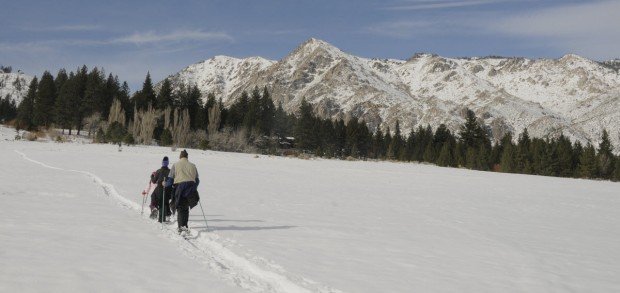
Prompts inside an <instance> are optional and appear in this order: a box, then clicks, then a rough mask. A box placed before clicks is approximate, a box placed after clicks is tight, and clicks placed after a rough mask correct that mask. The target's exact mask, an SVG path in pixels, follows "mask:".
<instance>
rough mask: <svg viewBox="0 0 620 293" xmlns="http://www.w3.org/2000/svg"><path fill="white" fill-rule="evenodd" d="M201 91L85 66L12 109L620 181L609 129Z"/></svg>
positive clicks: (65, 125)
mask: <svg viewBox="0 0 620 293" xmlns="http://www.w3.org/2000/svg"><path fill="white" fill-rule="evenodd" d="M201 97H202V93H201V92H200V90H199V89H198V87H197V86H196V85H180V86H178V87H177V88H176V90H173V86H172V84H171V82H170V81H169V80H168V79H165V80H164V81H163V82H162V84H161V87H160V89H159V90H158V91H155V89H154V87H153V84H152V81H151V77H150V74H148V73H147V75H146V78H145V80H144V82H143V85H142V88H141V89H140V90H138V91H136V92H135V93H134V94H133V95H131V94H130V92H129V87H128V85H127V83H126V82H123V83H122V84H120V82H119V81H118V78H117V77H116V76H114V75H112V74H109V75H108V76H107V77H106V75H105V74H104V72H103V70H99V69H98V68H96V67H95V68H93V69H92V70H90V71H88V69H87V68H86V66H83V67H81V68H78V70H76V72H70V73H68V74H67V73H66V71H65V70H60V71H59V72H58V74H57V75H56V77H55V78H54V77H53V76H52V75H51V74H50V73H49V72H47V71H46V72H44V73H43V75H42V76H41V80H40V81H39V80H38V79H37V78H36V77H35V78H34V79H33V80H32V82H31V84H30V87H29V91H28V94H27V95H26V97H25V98H24V99H23V100H22V102H21V103H20V104H19V106H18V107H17V109H16V111H14V112H12V113H13V117H14V118H16V122H15V124H16V127H17V128H22V129H29V130H32V129H36V128H38V127H44V128H47V127H50V126H52V125H54V126H55V127H58V128H62V129H63V131H64V129H68V130H69V133H71V131H72V129H75V130H76V131H77V132H78V134H79V133H80V131H82V130H84V129H87V130H88V132H89V135H91V134H93V133H94V135H95V140H96V141H98V142H113V143H119V142H122V141H124V142H125V143H142V144H152V143H156V144H159V145H165V146H170V145H172V146H179V147H200V148H211V149H216V150H226V151H245V152H261V153H271V154H277V153H281V149H282V144H281V140H282V138H285V137H294V147H295V150H296V151H298V152H304V153H312V154H314V155H317V156H322V157H335V158H348V157H352V158H358V159H378V160H395V161H406V162H410V161H415V162H428V163H433V164H437V165H439V166H445V167H464V168H468V169H474V170H483V171H501V172H509V173H523V174H536V175H547V176H561V177H576V178H601V179H610V180H620V158H618V156H615V155H614V154H613V146H612V145H611V143H610V140H609V135H608V133H607V131H605V130H604V131H603V135H602V137H601V141H602V142H601V143H600V144H599V146H598V148H595V147H594V146H593V145H591V144H589V143H588V144H587V145H585V146H583V145H582V144H581V143H580V142H578V141H577V142H575V143H572V142H571V141H570V140H569V139H568V138H567V137H565V136H564V135H560V136H559V137H557V138H530V136H529V134H528V131H527V129H524V130H523V132H522V133H521V134H520V135H519V137H518V138H517V139H516V140H515V139H513V136H512V134H506V135H505V136H504V137H503V138H502V139H501V140H499V141H497V142H492V140H491V138H490V136H489V131H488V129H487V128H486V127H485V126H484V125H483V124H482V123H481V122H480V121H479V120H478V119H477V117H476V116H475V114H474V112H473V111H471V110H467V111H466V117H465V122H464V123H463V125H461V126H460V128H459V129H458V131H456V132H455V133H453V132H451V131H450V130H449V129H448V128H447V127H446V125H444V124H441V125H439V126H438V127H437V128H436V129H433V128H432V127H431V126H430V125H427V126H426V127H422V126H419V127H417V128H415V129H411V130H410V131H409V132H408V134H406V135H405V134H403V133H402V130H401V128H400V124H399V122H398V121H396V123H395V125H394V128H393V131H392V130H391V129H390V127H388V128H387V129H386V130H385V132H383V131H382V130H381V128H379V127H377V129H374V131H373V130H371V129H369V128H368V126H367V124H366V123H365V122H364V121H362V120H358V119H348V120H347V121H345V120H343V119H336V120H332V119H329V118H320V117H318V116H317V115H316V114H315V111H313V108H312V105H311V104H310V103H308V102H307V101H306V100H305V99H304V100H303V101H302V102H301V105H300V107H299V109H297V111H294V112H295V113H287V112H286V111H285V110H284V109H283V107H282V105H281V104H280V103H278V105H277V106H276V105H275V103H274V100H273V99H272V98H271V95H270V93H269V91H268V89H267V88H266V87H265V88H263V89H259V88H258V87H255V88H254V89H253V90H252V91H251V93H248V92H245V91H244V92H243V93H241V95H240V96H239V97H238V98H237V99H234V101H235V102H234V103H232V104H231V105H229V107H225V106H224V105H223V103H222V99H221V98H220V99H216V97H215V96H214V95H213V94H209V95H208V97H207V99H206V101H205V102H203V100H202V98H201ZM8 102H9V100H8V99H6V103H8ZM5 107H7V108H10V106H5V101H4V100H2V101H1V103H0V110H1V109H4V108H5ZM13 108H15V106H14V105H13ZM5 112H6V113H8V112H7V111H5V110H2V112H0V114H2V115H5V114H4V113H5ZM10 118H11V117H9V119H7V120H10Z"/></svg>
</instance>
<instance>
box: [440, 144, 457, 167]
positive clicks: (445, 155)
mask: <svg viewBox="0 0 620 293" xmlns="http://www.w3.org/2000/svg"><path fill="white" fill-rule="evenodd" d="M437 165H438V166H441V167H454V166H455V164H454V157H453V155H452V145H451V144H450V143H447V142H446V143H444V144H443V145H442V147H441V151H440V152H439V157H437Z"/></svg>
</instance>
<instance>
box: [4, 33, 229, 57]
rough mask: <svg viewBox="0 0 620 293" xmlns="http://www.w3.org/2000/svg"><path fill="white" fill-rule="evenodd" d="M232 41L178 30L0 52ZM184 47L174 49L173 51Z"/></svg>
mask: <svg viewBox="0 0 620 293" xmlns="http://www.w3.org/2000/svg"><path fill="white" fill-rule="evenodd" d="M218 40H219V41H228V42H230V41H233V40H234V39H233V37H232V36H230V35H228V34H226V33H222V32H204V31H200V30H179V31H174V32H170V33H156V32H144V33H134V34H131V35H127V36H122V37H117V38H112V39H105V40H93V39H63V40H40V41H30V42H21V43H6V42H0V52H3V51H4V52H7V51H24V52H40V51H48V50H53V49H54V48H56V49H57V48H66V47H71V46H113V45H116V46H118V45H145V44H151V45H155V44H157V45H164V46H165V45H170V44H178V43H180V42H185V43H188V42H191V41H194V42H209V41H218ZM179 48H184V47H176V48H175V50H178V49H179Z"/></svg>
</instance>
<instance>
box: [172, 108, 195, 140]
mask: <svg viewBox="0 0 620 293" xmlns="http://www.w3.org/2000/svg"><path fill="white" fill-rule="evenodd" d="M170 133H172V143H173V145H174V146H177V147H186V146H187V145H188V144H189V142H190V139H191V137H190V120H189V111H188V110H187V109H185V110H183V111H182V112H179V110H178V109H175V110H174V119H173V121H172V125H171V127H170Z"/></svg>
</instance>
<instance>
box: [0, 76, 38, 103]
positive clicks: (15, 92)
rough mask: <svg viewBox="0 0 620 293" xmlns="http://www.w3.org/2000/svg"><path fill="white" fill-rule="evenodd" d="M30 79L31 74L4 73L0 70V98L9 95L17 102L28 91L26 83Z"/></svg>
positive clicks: (28, 82) (27, 83)
mask: <svg viewBox="0 0 620 293" xmlns="http://www.w3.org/2000/svg"><path fill="white" fill-rule="evenodd" d="M30 81H32V76H29V75H25V74H23V73H22V72H18V73H5V72H2V71H0V99H4V98H5V97H7V96H8V97H9V98H10V99H13V100H15V101H16V103H19V102H20V101H21V100H22V98H23V97H24V96H26V94H27V93H28V85H29V84H30Z"/></svg>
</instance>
